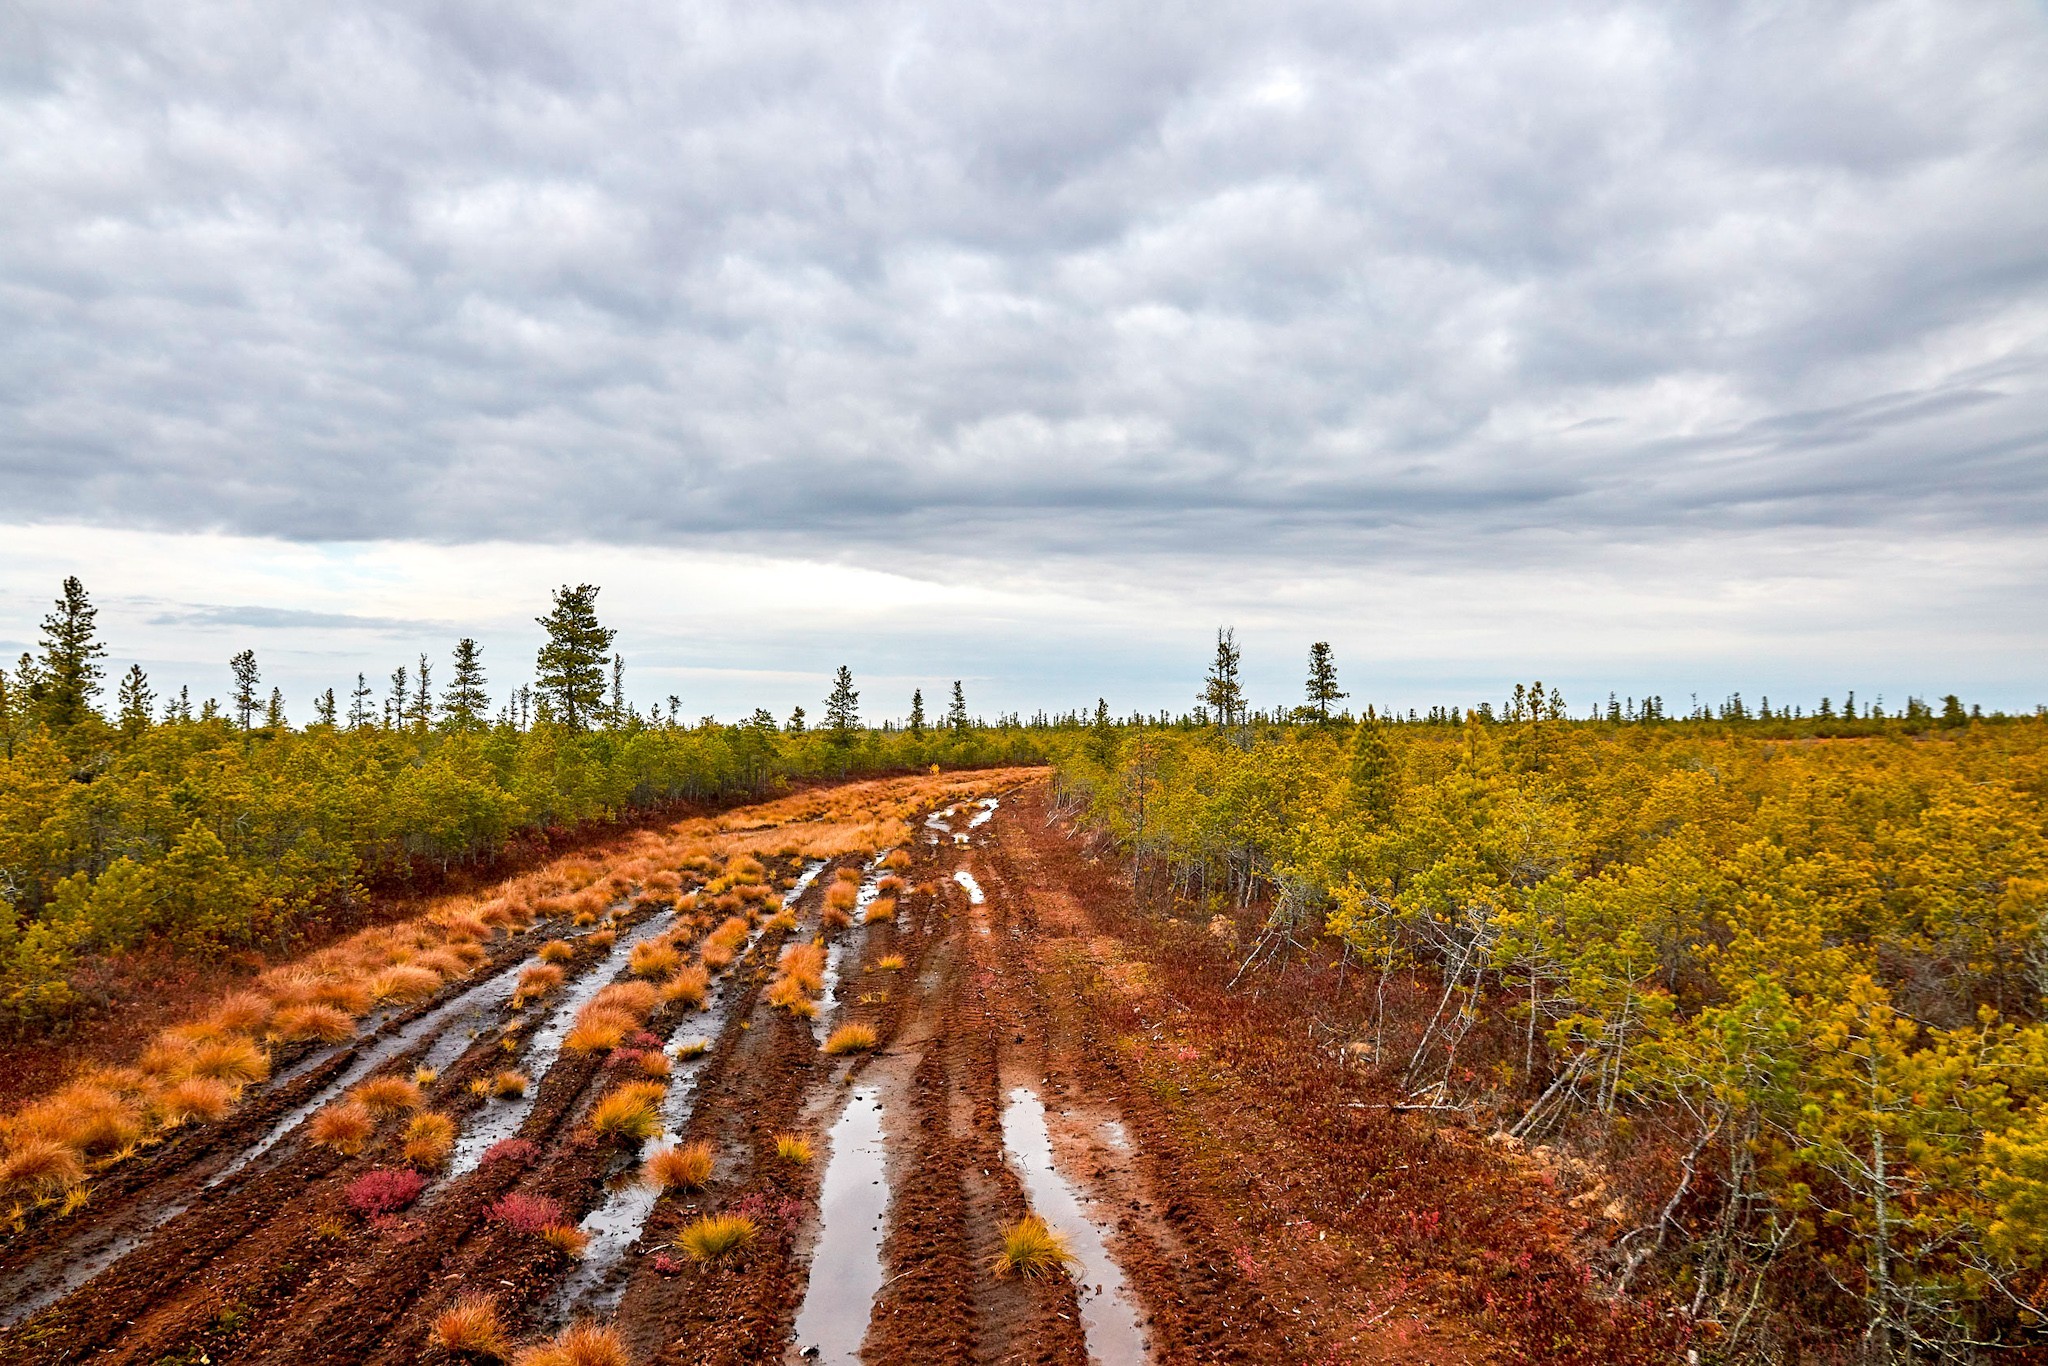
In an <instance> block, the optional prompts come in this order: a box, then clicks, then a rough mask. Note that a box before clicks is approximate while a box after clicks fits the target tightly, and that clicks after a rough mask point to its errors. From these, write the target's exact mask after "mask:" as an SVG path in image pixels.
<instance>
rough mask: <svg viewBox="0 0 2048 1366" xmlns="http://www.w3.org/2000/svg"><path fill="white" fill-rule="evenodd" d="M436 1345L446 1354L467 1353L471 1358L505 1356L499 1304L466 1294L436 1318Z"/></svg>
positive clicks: (486, 1296)
mask: <svg viewBox="0 0 2048 1366" xmlns="http://www.w3.org/2000/svg"><path fill="white" fill-rule="evenodd" d="M433 1338H434V1345H435V1346H436V1347H439V1348H440V1349H441V1350H442V1351H444V1352H467V1353H468V1354H470V1355H471V1356H480V1357H490V1358H492V1359H493V1360H496V1359H499V1358H502V1357H503V1356H504V1355H505V1351H506V1346H505V1325H504V1323H503V1321H501V1320H500V1319H499V1318H498V1306H497V1303H496V1302H495V1301H494V1300H492V1299H491V1297H490V1296H489V1295H475V1294H471V1295H464V1296H463V1297H462V1298H461V1299H459V1300H457V1301H456V1302H455V1303H454V1304H453V1305H452V1306H450V1307H449V1308H447V1309H444V1310H442V1311H441V1312H440V1313H439V1314H437V1315H435V1316H434V1334H433Z"/></svg>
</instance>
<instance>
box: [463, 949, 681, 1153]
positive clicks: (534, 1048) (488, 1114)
mask: <svg viewBox="0 0 2048 1366" xmlns="http://www.w3.org/2000/svg"><path fill="white" fill-rule="evenodd" d="M674 918H675V913H674V912H672V911H663V912H661V913H660V914H658V915H654V916H651V917H649V918H648V919H647V920H645V921H643V922H642V923H641V924H640V925H639V926H637V927H636V928H634V929H632V930H629V931H627V932H626V933H624V934H621V935H620V936H619V938H618V940H617V942H616V943H614V944H613V945H612V947H611V952H609V953H607V954H606V955H605V956H604V961H603V962H601V963H598V964H596V965H595V966H593V967H592V968H591V969H590V970H589V971H588V972H585V973H584V974H583V975H582V976H581V977H578V978H577V979H576V984H575V985H574V986H572V987H570V988H569V991H568V994H567V995H565V996H563V997H562V999H561V1002H560V1003H559V1004H558V1005H556V1006H555V1008H554V1010H553V1011H552V1012H551V1013H550V1014H549V1015H548V1022H547V1023H546V1024H544V1025H542V1026H541V1027H540V1028H539V1029H537V1030H535V1031H534V1032H533V1038H532V1040H531V1041H530V1042H529V1043H528V1044H527V1046H526V1051H525V1053H524V1054H523V1055H521V1057H520V1061H519V1070H520V1071H522V1072H524V1073H526V1076H527V1085H526V1094H525V1095H523V1096H521V1097H519V1098H518V1099H517V1100H511V1101H495V1100H494V1101H488V1102H486V1103H485V1105H484V1108H483V1109H481V1110H478V1111H477V1112H476V1113H474V1114H472V1115H471V1116H470V1117H469V1120H468V1123H469V1125H471V1126H473V1127H467V1128H465V1129H464V1130H463V1133H462V1136H461V1137H460V1138H458V1139H456V1140H455V1151H454V1153H453V1154H451V1155H450V1157H449V1160H448V1174H447V1175H446V1176H444V1177H443V1178H442V1183H443V1184H445V1183H446V1182H449V1181H453V1180H454V1179H455V1178H456V1177H458V1176H463V1175H466V1174H467V1173H469V1172H472V1171H475V1170H476V1167H477V1164H478V1163H479V1162H481V1161H483V1157H484V1153H485V1152H486V1151H487V1150H488V1149H489V1148H490V1146H491V1145H492V1144H493V1143H496V1142H497V1141H498V1140H500V1139H504V1138H511V1137H512V1136H514V1135H515V1134H517V1133H518V1132H519V1126H520V1125H522V1124H524V1123H525V1122H526V1117H527V1115H529V1114H531V1113H532V1112H533V1104H534V1102H535V1101H536V1100H538V1099H540V1084H541V1082H542V1081H543V1080H545V1079H546V1077H547V1074H548V1069H549V1068H551V1067H553V1066H554V1065H555V1059H556V1058H558V1057H560V1056H561V1053H562V1040H563V1039H565V1038H567V1037H568V1036H569V1030H570V1029H571V1028H572V1027H574V1025H575V1023H576V1012H577V1011H579V1010H581V1009H583V1007H584V1006H586V1005H589V1004H590V1000H591V998H592V997H594V996H596V995H597V993H598V992H600V991H603V990H604V989H605V988H606V987H608V986H610V985H611V984H612V983H613V982H614V981H617V980H618V978H619V975H620V974H621V973H623V972H625V970H626V963H627V960H628V959H630V958H631V957H632V956H633V950H634V948H635V947H637V946H638V945H641V944H644V943H646V942H647V941H648V940H650V939H652V938H654V937H655V936H656V935H658V934H660V933H661V932H662V931H663V930H665V929H667V928H668V927H669V923H670V922H671V921H672V920H673V919H674ZM508 1065H510V1064H509V1062H508Z"/></svg>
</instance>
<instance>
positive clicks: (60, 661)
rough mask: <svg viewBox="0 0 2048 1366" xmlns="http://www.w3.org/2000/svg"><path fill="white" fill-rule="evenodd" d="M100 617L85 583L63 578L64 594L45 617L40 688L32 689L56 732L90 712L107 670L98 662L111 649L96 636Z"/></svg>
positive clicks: (39, 676) (48, 721)
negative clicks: (96, 621) (95, 626)
mask: <svg viewBox="0 0 2048 1366" xmlns="http://www.w3.org/2000/svg"><path fill="white" fill-rule="evenodd" d="M98 615H99V609H98V608H96V607H94V606H93V605H92V599H91V598H89V597H87V596H86V592H85V585H84V584H82V583H80V582H79V581H78V577H77V575H71V576H69V577H67V578H66V579H65V580H64V596H63V597H61V598H58V599H57V602H56V606H55V608H54V609H53V610H52V611H51V613H50V614H49V615H48V616H46V617H44V618H43V658H42V664H41V667H40V668H39V669H38V670H37V672H36V682H37V684H39V685H40V686H39V687H31V688H30V689H29V690H28V691H29V693H30V695H31V696H37V697H39V700H40V702H41V704H42V705H41V710H42V713H43V720H44V722H45V723H46V724H47V725H48V726H49V727H50V728H51V729H52V730H60V731H61V730H69V729H70V728H71V727H73V726H75V725H77V724H78V723H79V722H81V721H83V720H85V718H86V717H87V716H88V715H90V714H91V713H92V704H93V699H94V698H95V697H97V696H98V695H99V691H100V679H101V677H102V676H103V672H104V671H103V670H102V669H101V668H100V664H99V661H100V660H101V659H103V658H104V657H105V656H106V653H107V647H106V646H104V645H102V644H101V643H100V642H99V640H98V639H96V638H95V636H94V634H93V619H94V618H95V617H97V616H98Z"/></svg>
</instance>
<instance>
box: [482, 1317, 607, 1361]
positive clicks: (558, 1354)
mask: <svg viewBox="0 0 2048 1366" xmlns="http://www.w3.org/2000/svg"><path fill="white" fill-rule="evenodd" d="M632 1360H633V1358H632V1357H631V1355H629V1354H628V1353H627V1351H626V1344H625V1341H624V1340H623V1339H621V1338H620V1337H619V1335H618V1333H617V1332H615V1331H614V1330H612V1329H610V1328H603V1327H600V1326H599V1325H597V1324H594V1323H577V1324H572V1325H571V1326H569V1327H568V1328H565V1329H563V1330H562V1331H561V1332H560V1333H558V1334H556V1335H555V1336H554V1337H553V1338H551V1339H549V1340H548V1341H546V1342H537V1343H534V1344H533V1345H532V1346H530V1347H522V1348H520V1349H519V1355H518V1356H516V1357H514V1358H512V1366H632Z"/></svg>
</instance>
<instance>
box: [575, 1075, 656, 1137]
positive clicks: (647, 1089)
mask: <svg viewBox="0 0 2048 1366" xmlns="http://www.w3.org/2000/svg"><path fill="white" fill-rule="evenodd" d="M665 1094H667V1092H666V1090H665V1088H664V1087H663V1086H662V1085H661V1084H660V1083H659V1082H652V1081H629V1082H627V1083H626V1084H625V1085H624V1086H621V1087H620V1088H619V1089H618V1090H616V1091H613V1092H611V1093H610V1094H609V1095H607V1096H605V1097H604V1098H603V1099H601V1100H599V1101H598V1102H597V1104H596V1105H595V1106H593V1107H592V1108H591V1111H590V1131H591V1132H592V1133H594V1134H596V1135H597V1136H598V1137H599V1138H603V1139H609V1140H611V1141H612V1142H614V1143H635V1144H638V1143H645V1142H646V1141H647V1140H648V1139H650V1138H653V1137H655V1136H656V1135H658V1134H659V1133H660V1132H661V1100H662V1097H663V1096H664V1095H665Z"/></svg>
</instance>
